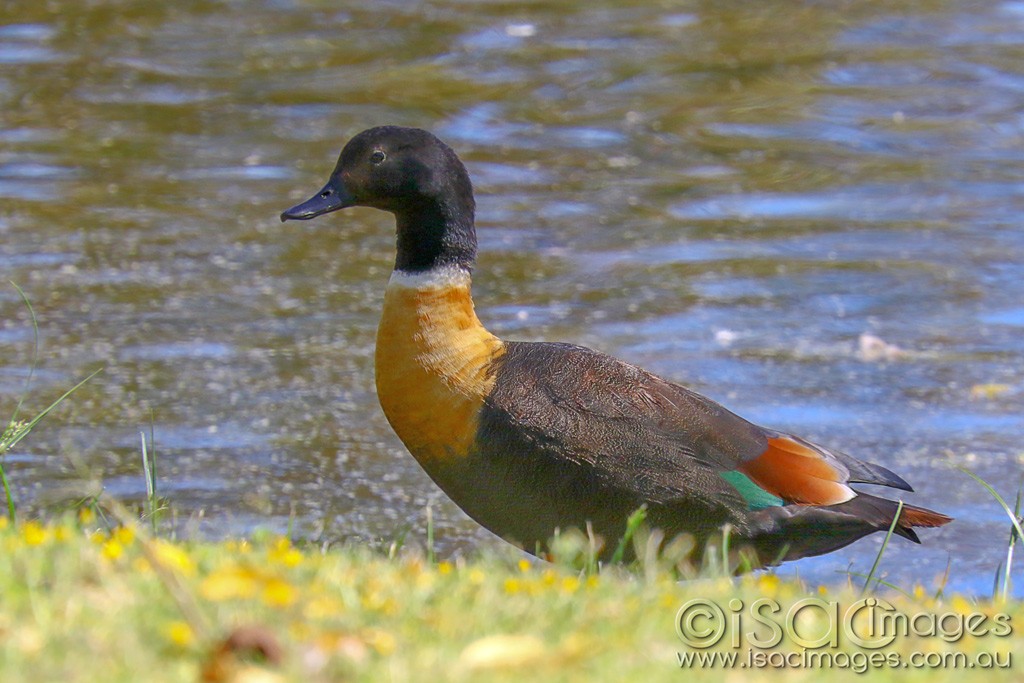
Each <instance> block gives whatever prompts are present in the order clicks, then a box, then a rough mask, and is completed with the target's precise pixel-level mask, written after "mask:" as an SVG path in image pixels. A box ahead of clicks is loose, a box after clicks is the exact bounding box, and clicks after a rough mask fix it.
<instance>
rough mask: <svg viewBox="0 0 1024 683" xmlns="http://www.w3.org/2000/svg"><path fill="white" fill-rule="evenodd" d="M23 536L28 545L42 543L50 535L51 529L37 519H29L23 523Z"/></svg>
mask: <svg viewBox="0 0 1024 683" xmlns="http://www.w3.org/2000/svg"><path fill="white" fill-rule="evenodd" d="M21 537H22V539H24V541H25V544H26V545H42V544H43V543H46V541H47V540H48V539H49V537H50V532H49V530H48V529H47V528H46V527H44V526H43V525H42V524H40V523H39V522H37V521H35V520H29V521H27V522H25V523H24V524H22V525H21Z"/></svg>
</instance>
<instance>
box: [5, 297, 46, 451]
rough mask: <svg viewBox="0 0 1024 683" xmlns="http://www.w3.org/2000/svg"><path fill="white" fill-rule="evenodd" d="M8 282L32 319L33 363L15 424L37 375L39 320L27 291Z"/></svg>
mask: <svg viewBox="0 0 1024 683" xmlns="http://www.w3.org/2000/svg"><path fill="white" fill-rule="evenodd" d="M8 282H10V283H11V286H12V287H14V289H16V290H17V291H18V296H20V297H21V301H22V303H23V304H25V308H26V309H28V315H29V318H31V320H32V363H31V364H30V365H29V368H28V377H27V378H26V379H25V391H23V392H22V394H21V398H19V399H18V405H16V406H14V413H13V414H12V415H11V424H14V422H15V421H17V419H18V413H20V412H21V406H22V405H23V404H24V403H25V397H26V396H28V389H29V387H30V386H32V378H33V377H35V374H36V366H37V365H38V363H39V321H38V320H37V319H36V311H35V309H34V308H32V302H31V301H29V300H28V296H27V295H26V294H25V291H24V290H23V289H22V288H21V287H19V286H18V285H17V283H15V282H14V281H13V280H8ZM13 445H14V444H13V443H10V444H8V448H10V447H11V446H13Z"/></svg>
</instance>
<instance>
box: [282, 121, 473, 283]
mask: <svg viewBox="0 0 1024 683" xmlns="http://www.w3.org/2000/svg"><path fill="white" fill-rule="evenodd" d="M349 206H370V207H373V208H375V209H382V210H384V211H390V212H391V213H393V214H395V219H396V222H397V224H398V256H397V258H396V260H395V268H396V269H397V270H402V271H406V272H417V271H425V270H430V269H431V268H436V267H439V266H460V267H463V268H466V269H470V268H472V266H473V261H474V259H475V258H476V233H475V231H474V227H473V212H474V208H475V204H474V201H473V186H472V184H471V183H470V181H469V174H468V173H467V172H466V167H465V166H463V165H462V162H461V161H460V160H459V157H458V156H456V154H455V152H454V151H452V149H451V147H449V146H448V145H446V144H444V143H443V142H441V141H440V140H438V139H437V138H436V137H435V136H434V135H432V134H431V133H428V132H427V131H425V130H420V129H419V128H401V127H398V126H381V127H378V128H370V129H369V130H364V131H363V132H362V133H359V134H358V135H356V136H355V137H354V138H352V139H351V140H350V141H349V143H348V144H347V145H345V149H343V150H342V151H341V156H340V157H339V158H338V165H337V166H335V168H334V172H333V173H331V177H330V180H328V181H327V184H326V185H324V187H323V189H322V190H320V192H318V193H317V194H316V195H314V196H313V197H311V198H310V199H308V200H306V201H304V202H302V203H301V204H299V205H297V206H293V207H292V208H290V209H288V210H287V211H285V212H284V213H282V214H281V220H282V221H286V220H289V219H292V220H309V219H310V218H315V217H316V216H319V215H321V214H325V213H329V212H331V211H337V210H338V209H344V208H346V207H349Z"/></svg>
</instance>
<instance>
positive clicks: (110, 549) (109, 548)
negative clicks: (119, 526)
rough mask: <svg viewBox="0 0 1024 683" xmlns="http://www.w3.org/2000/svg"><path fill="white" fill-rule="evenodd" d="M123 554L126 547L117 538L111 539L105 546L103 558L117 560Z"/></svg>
mask: <svg viewBox="0 0 1024 683" xmlns="http://www.w3.org/2000/svg"><path fill="white" fill-rule="evenodd" d="M123 554H124V546H123V545H121V542H120V541H118V540H117V539H116V538H111V539H109V540H108V541H107V542H106V543H104V544H103V557H105V558H107V559H108V560H116V559H117V558H119V557H121V555H123Z"/></svg>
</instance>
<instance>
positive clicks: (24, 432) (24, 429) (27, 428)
mask: <svg viewBox="0 0 1024 683" xmlns="http://www.w3.org/2000/svg"><path fill="white" fill-rule="evenodd" d="M101 372H103V368H100V369H98V370H95V371H93V372H92V373H90V374H89V375H88V376H87V377H86V378H85V379H83V380H82V381H81V382H79V383H78V384H76V385H75V386H73V387H71V388H70V389H68V390H67V391H65V392H64V393H63V394H61V395H60V398H58V399H57V400H56V401H54V402H53V403H51V404H50V405H48V406H47V407H46V408H44V409H43V410H42V411H41V412H40V413H39V414H38V415H36V416H35V417H34V418H32V419H31V420H30V421H28V422H26V423H25V424H24V425H22V426H21V427H20V428H19V429H18V430H17V431H16V432H15V433H14V436H13V438H12V439H11V440H10V441H9V442H8V443H7V449H8V450H10V449H11V448H14V446H15V445H16V444H17V443H18V442H19V441H21V440H22V439H24V438H25V437H26V436H28V433H29V432H31V431H32V429H33V428H34V427H35V426H36V425H37V424H39V421H40V420H42V419H43V418H44V417H46V416H47V414H49V412H50V411H51V410H53V409H54V408H56V407H57V406H59V405H60V404H61V402H62V401H64V399H66V398H67V397H68V396H70V395H71V394H73V393H75V392H76V391H78V390H79V389H81V388H82V385H83V384H85V383H86V382H88V381H89V380H91V379H92V378H93V377H95V376H96V375H98V374H100V373H101Z"/></svg>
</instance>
